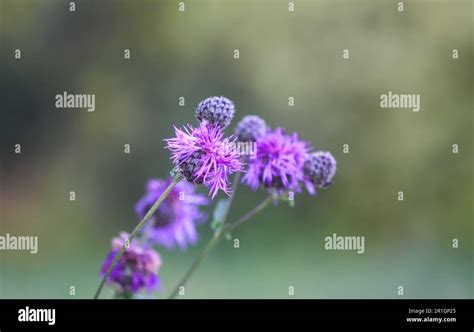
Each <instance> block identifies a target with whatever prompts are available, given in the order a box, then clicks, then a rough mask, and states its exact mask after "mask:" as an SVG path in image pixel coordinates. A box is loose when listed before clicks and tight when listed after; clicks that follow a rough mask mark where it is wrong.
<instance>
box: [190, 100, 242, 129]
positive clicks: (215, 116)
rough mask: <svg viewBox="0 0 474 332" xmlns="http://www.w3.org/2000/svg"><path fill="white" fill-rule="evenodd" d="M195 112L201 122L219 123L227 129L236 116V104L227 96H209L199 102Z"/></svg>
mask: <svg viewBox="0 0 474 332" xmlns="http://www.w3.org/2000/svg"><path fill="white" fill-rule="evenodd" d="M195 113H196V118H197V119H198V121H199V122H204V123H209V124H212V125H214V124H218V125H219V126H220V127H221V128H222V129H225V128H226V127H227V126H228V125H229V124H230V122H231V121H232V118H233V117H234V113H235V106H234V103H233V102H232V101H230V100H229V99H227V98H226V97H222V96H221V97H209V98H207V99H204V100H203V101H201V102H200V103H199V105H198V107H197V108H196V112H195Z"/></svg>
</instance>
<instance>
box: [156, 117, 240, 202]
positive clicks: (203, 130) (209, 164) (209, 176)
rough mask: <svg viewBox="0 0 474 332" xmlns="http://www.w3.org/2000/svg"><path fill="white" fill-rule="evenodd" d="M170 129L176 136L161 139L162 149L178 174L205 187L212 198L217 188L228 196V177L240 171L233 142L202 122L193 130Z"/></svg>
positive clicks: (216, 129) (215, 126)
mask: <svg viewBox="0 0 474 332" xmlns="http://www.w3.org/2000/svg"><path fill="white" fill-rule="evenodd" d="M174 130H175V134H176V137H174V138H169V139H165V141H166V143H167V145H166V148H167V149H169V150H170V151H171V154H172V155H171V159H172V161H173V163H174V164H175V166H177V167H178V169H179V171H180V172H181V174H182V175H183V176H184V177H185V178H186V179H187V180H188V181H189V182H191V183H198V184H200V183H202V184H204V185H205V186H206V187H209V194H210V195H211V196H212V198H214V197H215V196H216V194H217V192H218V190H219V189H220V190H222V191H224V192H225V193H226V194H227V195H230V188H229V179H228V178H229V175H230V174H232V173H234V172H241V171H242V169H243V164H242V162H241V161H240V158H239V152H238V150H237V149H235V139H231V138H223V136H224V135H223V133H222V129H221V127H220V126H219V125H211V124H209V123H204V122H202V123H201V124H200V125H199V127H197V128H193V127H192V126H190V125H188V126H186V127H184V128H183V129H179V128H176V127H174Z"/></svg>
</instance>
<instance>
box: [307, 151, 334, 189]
mask: <svg viewBox="0 0 474 332" xmlns="http://www.w3.org/2000/svg"><path fill="white" fill-rule="evenodd" d="M336 164H337V163H336V159H334V157H333V155H332V154H331V153H330V152H325V151H316V152H313V153H311V154H310V155H309V156H308V159H307V160H306V161H305V163H304V166H303V171H304V175H305V180H304V183H305V185H306V189H307V190H308V192H309V193H310V194H315V193H316V189H315V187H316V188H326V187H328V186H329V185H330V184H331V182H332V178H333V177H334V175H335V174H336Z"/></svg>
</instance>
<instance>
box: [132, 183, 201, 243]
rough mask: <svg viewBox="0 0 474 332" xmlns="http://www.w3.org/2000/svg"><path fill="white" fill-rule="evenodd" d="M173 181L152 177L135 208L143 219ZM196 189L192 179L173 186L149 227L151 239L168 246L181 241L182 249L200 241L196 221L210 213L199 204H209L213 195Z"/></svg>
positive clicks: (147, 228) (148, 232)
mask: <svg viewBox="0 0 474 332" xmlns="http://www.w3.org/2000/svg"><path fill="white" fill-rule="evenodd" d="M172 181H173V179H169V180H167V181H165V180H161V179H151V180H149V181H148V182H147V184H146V192H145V195H144V196H143V197H142V198H141V199H140V200H139V201H138V203H137V204H136V205H135V212H136V213H137V215H138V217H139V218H140V219H142V218H143V217H144V216H145V214H146V213H147V212H148V210H149V209H150V208H151V207H152V205H153V204H155V202H156V200H157V199H158V197H160V195H161V194H162V193H163V192H164V191H165V189H166V188H167V187H168V186H169V185H170V183H171V182H172ZM194 189H195V188H194V186H193V185H191V184H190V183H187V182H179V183H178V184H177V185H176V186H175V187H174V188H173V189H172V190H171V192H170V193H169V195H168V197H166V199H165V200H164V201H163V203H161V205H160V206H159V207H158V209H157V210H156V211H155V213H154V214H153V215H152V217H151V218H150V220H149V222H148V225H147V226H146V228H145V235H146V237H147V238H148V239H149V240H150V241H152V242H153V243H156V244H160V245H162V246H164V247H165V248H167V249H171V248H173V247H174V246H175V245H178V247H179V248H180V249H181V250H186V248H187V245H188V244H189V243H190V244H194V243H196V241H197V238H198V234H197V231H196V223H200V222H203V221H205V220H206V214H204V213H202V212H201V211H200V210H199V207H200V205H207V204H209V199H208V198H207V197H205V196H204V195H200V194H198V193H196V192H195V190H194Z"/></svg>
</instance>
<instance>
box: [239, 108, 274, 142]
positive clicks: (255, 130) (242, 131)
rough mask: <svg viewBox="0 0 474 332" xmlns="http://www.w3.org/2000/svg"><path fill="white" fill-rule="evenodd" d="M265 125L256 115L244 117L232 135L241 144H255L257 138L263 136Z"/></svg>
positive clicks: (265, 130)
mask: <svg viewBox="0 0 474 332" xmlns="http://www.w3.org/2000/svg"><path fill="white" fill-rule="evenodd" d="M266 132H267V124H266V123H265V120H263V119H262V118H260V117H258V116H256V115H247V116H245V117H244V118H243V119H242V120H240V122H239V123H238V124H237V126H236V127H235V131H234V135H235V136H236V137H237V139H238V140H239V141H241V142H255V141H256V140H257V138H258V137H260V136H263V135H265V133H266Z"/></svg>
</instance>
